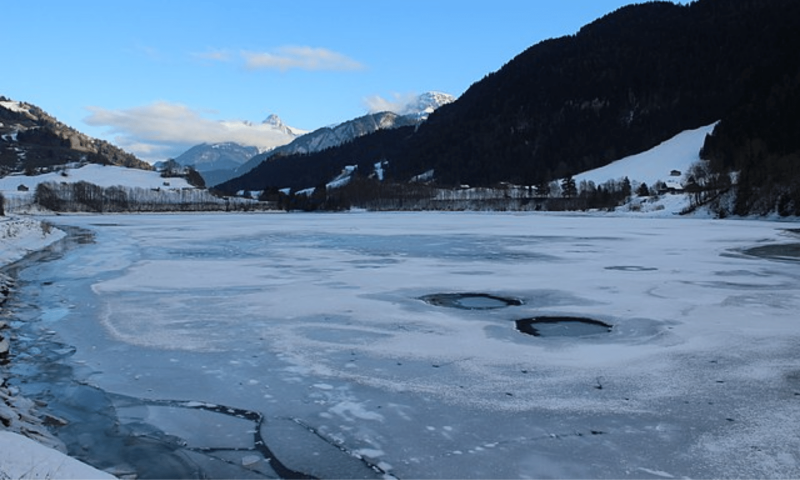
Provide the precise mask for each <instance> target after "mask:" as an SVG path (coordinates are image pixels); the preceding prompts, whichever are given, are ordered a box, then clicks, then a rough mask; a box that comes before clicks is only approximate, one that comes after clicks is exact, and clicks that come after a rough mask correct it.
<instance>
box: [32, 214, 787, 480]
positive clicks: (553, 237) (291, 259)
mask: <svg viewBox="0 0 800 480" xmlns="http://www.w3.org/2000/svg"><path fill="white" fill-rule="evenodd" d="M51 220H52V221H53V222H54V223H56V224H58V225H65V226H75V227H80V228H82V229H87V230H90V231H92V232H94V235H95V237H94V243H92V244H85V245H81V246H79V247H77V248H73V249H68V250H66V251H65V252H63V254H62V255H60V256H59V257H58V258H55V259H52V260H50V261H43V262H38V263H35V264H33V265H31V266H30V267H29V268H27V269H25V270H23V271H22V272H20V274H19V275H20V280H21V281H20V283H21V286H22V292H21V295H22V297H21V298H22V299H23V300H22V301H21V302H20V303H21V304H20V305H18V307H19V308H20V309H21V311H20V315H22V316H24V317H25V318H26V319H27V320H28V323H27V326H26V327H25V328H27V329H28V332H29V333H27V334H26V335H24V336H23V337H24V338H23V340H25V339H27V340H29V346H28V347H26V348H28V349H34V348H38V349H39V351H42V350H45V351H54V350H58V351H60V352H62V354H60V355H59V356H58V359H57V361H56V362H55V363H57V364H59V365H62V366H63V367H62V368H64V369H66V370H65V371H67V372H68V373H69V376H71V377H73V378H75V379H77V380H78V382H77V383H75V382H73V383H70V384H65V385H63V386H61V387H48V386H47V384H46V382H44V381H43V380H42V378H45V377H41V376H40V377H38V378H39V380H33V379H32V380H29V381H27V380H26V381H25V383H24V384H22V385H20V387H21V388H22V390H23V392H27V393H28V394H30V395H31V396H34V397H38V398H40V399H43V400H46V401H48V402H50V403H51V404H52V405H54V407H53V408H54V409H55V410H56V413H58V414H60V415H61V416H62V417H64V418H66V419H77V418H83V420H81V421H80V422H77V421H75V420H73V423H72V424H71V425H68V426H66V427H60V428H58V429H57V430H56V431H57V432H60V435H62V438H64V439H65V440H66V441H67V442H68V443H69V444H70V448H71V450H72V453H73V454H75V455H77V456H79V457H81V458H86V459H89V460H90V461H91V462H92V463H95V464H99V465H98V466H100V467H101V468H112V467H113V468H114V469H115V471H117V472H123V473H124V472H125V471H126V469H130V470H136V471H138V472H139V474H140V475H141V476H143V477H148V476H149V477H169V476H173V477H180V476H186V475H187V474H189V473H191V474H192V475H197V476H200V475H208V476H211V477H231V476H236V477H239V478H259V477H262V478H263V477H268V478H275V477H304V476H308V477H319V478H333V477H347V478H381V477H397V478H531V477H535V478H542V477H562V478H563V477H569V478H672V477H693V478H708V477H716V478H720V477H754V478H755V477H760V478H777V477H784V478H790V477H795V478H796V477H798V476H800V430H799V429H798V428H797V419H800V349H798V345H800V315H798V311H800V264H799V263H798V256H797V250H798V249H797V244H798V243H800V235H798V233H797V231H796V230H795V231H792V230H791V227H792V226H793V225H792V224H786V223H775V222H766V221H720V220H700V219H683V218H680V219H679V218H674V219H643V218H625V217H603V218H600V217H592V216H577V215H576V216H555V215H539V214H511V213H509V214H501V213H493V214H479V213H382V214H373V213H350V214H319V215H317V214H259V215H246V214H242V215H223V214H215V215H124V216H111V215H104V216H66V217H63V216H62V217H53V218H52V219H51ZM773 245H782V247H780V248H777V247H773ZM756 247H758V248H757V249H756V250H752V252H748V249H752V248H756ZM773 248H775V249H774V250H773ZM457 294H467V295H457ZM23 307H24V308H23ZM25 308H27V310H25ZM564 317H567V318H569V319H586V320H588V321H591V322H598V323H596V324H595V323H586V324H584V323H580V322H573V323H569V324H559V323H558V322H555V323H548V322H544V324H541V325H540V324H530V321H532V320H534V319H544V320H552V319H561V318H564ZM524 319H527V320H526V322H527V323H526V325H528V324H530V325H529V326H536V325H540V326H541V327H542V328H543V330H542V332H545V331H546V332H551V331H558V328H562V327H564V328H566V330H569V331H572V332H577V334H574V333H573V334H568V335H567V336H560V335H558V334H555V335H544V334H543V335H541V336H534V335H532V334H528V333H524V332H521V331H519V330H517V325H518V324H519V322H518V320H524ZM598 325H599V326H600V328H599V329H596V328H594V327H597V326H598ZM605 326H607V327H608V328H606V327H605ZM545 327H546V328H545ZM554 327H557V328H555V329H554ZM577 327H580V328H577ZM37 332H38V333H37ZM37 342H39V343H37ZM41 342H54V343H53V344H52V345H51V347H46V346H45V347H43V346H42V345H45V344H43V343H41ZM37 345H38V346H37ZM31 351H32V352H33V353H34V354H35V353H36V351H35V350H31ZM35 357H36V355H31V358H35ZM17 368H18V369H19V372H18V373H19V375H24V374H25V372H26V371H28V370H26V368H28V367H25V366H24V365H23V366H19V367H17ZM53 368H55V367H53ZM33 370H35V369H34V368H33V367H31V368H30V371H33ZM37 372H39V373H38V374H41V372H40V371H39V370H37ZM61 372H62V373H61V374H59V375H61V377H63V376H64V374H63V371H61ZM52 375H56V374H52ZM61 377H59V378H61ZM47 378H50V377H47ZM59 402H61V406H58V405H59ZM78 410H80V411H78ZM81 416H82V417H81ZM86 418H96V419H99V420H97V425H96V426H94V427H88V428H89V431H91V432H93V433H91V434H90V433H87V431H85V430H83V431H82V430H80V428H79V426H78V425H75V423H81V424H83V425H91V424H92V421H90V420H86ZM84 428H87V427H84ZM108 432H112V433H108ZM103 435H109V438H108V439H104V437H103ZM115 435H116V436H115ZM111 437H114V438H111ZM131 445H134V446H135V448H132V447H131ZM125 449H127V450H126V451H125V452H124V453H123V450H125ZM153 452H156V453H153ZM268 459H269V460H268Z"/></svg>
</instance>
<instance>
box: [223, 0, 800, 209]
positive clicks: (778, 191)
mask: <svg viewBox="0 0 800 480" xmlns="http://www.w3.org/2000/svg"><path fill="white" fill-rule="evenodd" d="M799 47H800V2H797V1H796V0H737V1H721V0H699V1H697V2H694V3H691V4H689V5H675V4H672V3H668V2H649V3H645V4H640V5H632V6H628V7H624V8H621V9H619V10H617V11H615V12H613V13H610V14H608V15H606V16H604V17H602V18H600V19H598V20H597V21H595V22H593V23H591V24H589V25H587V26H585V27H584V28H582V29H581V30H580V31H579V32H578V33H576V34H575V35H571V36H566V37H561V38H557V39H551V40H547V41H544V42H541V43H539V44H537V45H534V46H533V47H531V48H529V49H527V50H526V51H524V52H522V53H521V54H520V55H518V56H517V57H516V58H514V59H512V60H511V61H509V62H508V63H507V64H506V65H504V66H503V67H502V68H501V69H500V70H498V71H497V72H494V73H491V74H489V75H487V76H486V77H484V78H483V79H482V80H480V81H478V82H476V83H475V84H473V85H472V86H471V87H470V88H469V89H468V90H467V91H466V92H465V93H464V94H463V95H462V96H461V97H460V98H459V99H458V100H457V101H456V102H454V103H452V104H450V105H445V106H443V107H441V108H440V109H439V110H437V111H436V112H434V113H433V114H432V115H431V116H430V118H429V119H428V121H427V122H425V123H424V124H422V125H421V126H420V127H419V128H417V129H414V128H410V127H407V128H400V129H397V130H393V131H379V132H376V133H375V134H371V135H367V136H365V137H361V138H359V139H357V140H354V141H352V142H350V143H348V144H345V145H342V146H340V147H336V148H332V149H328V150H325V151H323V152H318V153H315V154H310V155H299V156H298V155H295V156H286V157H279V158H272V159H270V160H268V161H266V162H264V163H262V164H261V165H260V166H259V167H257V168H256V169H254V170H253V171H251V172H250V173H248V174H247V175H245V176H242V177H239V178H237V179H234V180H231V181H229V182H227V183H225V184H222V185H220V186H219V187H218V188H220V189H221V190H223V191H227V192H233V191H237V190H242V189H245V190H264V189H269V188H270V187H272V188H273V189H274V188H276V187H277V188H284V187H292V188H307V187H310V186H316V185H320V184H324V183H325V182H326V181H328V180H330V179H331V178H332V177H333V176H335V175H336V174H337V173H338V172H339V171H340V170H341V169H342V167H343V166H344V165H355V164H358V165H359V169H358V171H359V172H361V173H362V174H364V175H366V174H367V173H368V172H370V171H371V168H372V167H371V166H372V165H373V164H374V163H376V162H378V161H386V162H388V163H387V164H386V165H387V166H386V169H385V175H386V177H385V178H386V180H387V181H389V182H396V183H405V182H408V180H409V179H410V178H412V177H413V176H415V175H419V174H420V173H423V172H425V171H427V170H431V169H433V170H434V171H435V182H436V185H440V186H457V185H462V184H469V185H473V186H491V185H497V184H498V183H499V182H511V183H514V184H519V185H539V184H542V183H544V182H547V181H549V180H552V179H556V178H563V177H566V176H568V175H572V174H576V173H579V172H582V171H585V170H588V169H591V168H596V167H599V166H602V165H605V164H607V163H609V162H611V161H613V160H616V159H618V158H621V157H624V156H626V155H630V154H633V153H637V152H641V151H644V150H646V149H649V148H651V147H653V146H655V145H657V144H658V143H660V142H662V141H664V140H666V139H668V138H670V137H672V136H674V135H675V134H677V133H679V132H681V131H683V130H686V129H691V128H697V127H699V126H702V125H707V124H710V123H712V122H714V121H717V120H721V122H720V124H719V125H718V127H717V129H716V130H715V132H714V135H713V136H711V137H709V139H708V140H707V144H706V146H705V148H704V150H703V155H704V156H705V158H707V159H709V161H710V163H711V165H712V166H713V168H714V169H715V170H716V171H717V172H727V171H731V170H741V176H740V182H741V187H740V190H741V192H740V194H739V196H738V197H737V202H736V213H747V212H749V211H754V210H755V211H769V210H770V209H773V208H776V207H775V206H779V207H780V208H782V209H783V211H782V213H784V212H785V213H791V212H795V213H796V212H798V211H799V210H800V200H799V199H798V193H797V192H798V189H799V187H798V186H797V185H798V178H800V173H798V168H800V167H798V151H799V149H798V145H800V135H798V133H799V131H798V125H799V123H800V122H799V120H798V119H799V116H800V114H798V110H800V102H798V82H800V69H798V60H797V57H798V55H797V52H798V51H800V48H799Z"/></svg>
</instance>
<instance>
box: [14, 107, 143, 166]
mask: <svg viewBox="0 0 800 480" xmlns="http://www.w3.org/2000/svg"><path fill="white" fill-rule="evenodd" d="M75 162H87V163H99V164H107V165H118V166H123V167H132V168H139V169H143V170H152V167H151V166H150V164H148V163H147V162H145V161H143V160H140V159H139V158H137V157H136V156H135V155H133V154H130V153H128V152H125V151H124V150H122V149H121V148H119V147H116V146H114V145H112V144H110V143H108V142H106V141H104V140H99V139H96V138H92V137H89V136H88V135H85V134H83V133H81V132H79V131H78V130H75V129H74V128H72V127H69V126H67V125H65V124H63V123H61V122H59V121H58V120H56V119H55V117H53V116H51V115H49V114H48V113H47V112H45V111H44V110H42V109H41V108H39V107H37V106H36V105H32V104H30V103H27V102H21V101H15V100H11V99H8V98H6V97H2V96H0V176H2V175H5V174H8V173H12V172H22V171H26V170H28V171H35V170H37V169H43V168H50V167H53V166H58V165H65V164H68V163H75Z"/></svg>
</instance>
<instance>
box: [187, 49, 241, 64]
mask: <svg viewBox="0 0 800 480" xmlns="http://www.w3.org/2000/svg"><path fill="white" fill-rule="evenodd" d="M192 57H194V58H198V59H200V60H210V61H214V62H229V61H231V60H232V59H233V55H232V54H231V52H229V51H227V50H208V51H205V52H198V53H193V54H192Z"/></svg>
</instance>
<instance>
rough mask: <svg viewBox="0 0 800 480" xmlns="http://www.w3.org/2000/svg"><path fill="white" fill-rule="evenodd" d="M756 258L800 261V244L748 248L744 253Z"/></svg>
mask: <svg viewBox="0 0 800 480" xmlns="http://www.w3.org/2000/svg"><path fill="white" fill-rule="evenodd" d="M744 253H745V254H747V255H752V256H754V257H761V258H769V259H773V260H794V261H797V260H800V243H784V244H776V245H762V246H760V247H753V248H748V249H747V250H745V251H744Z"/></svg>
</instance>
